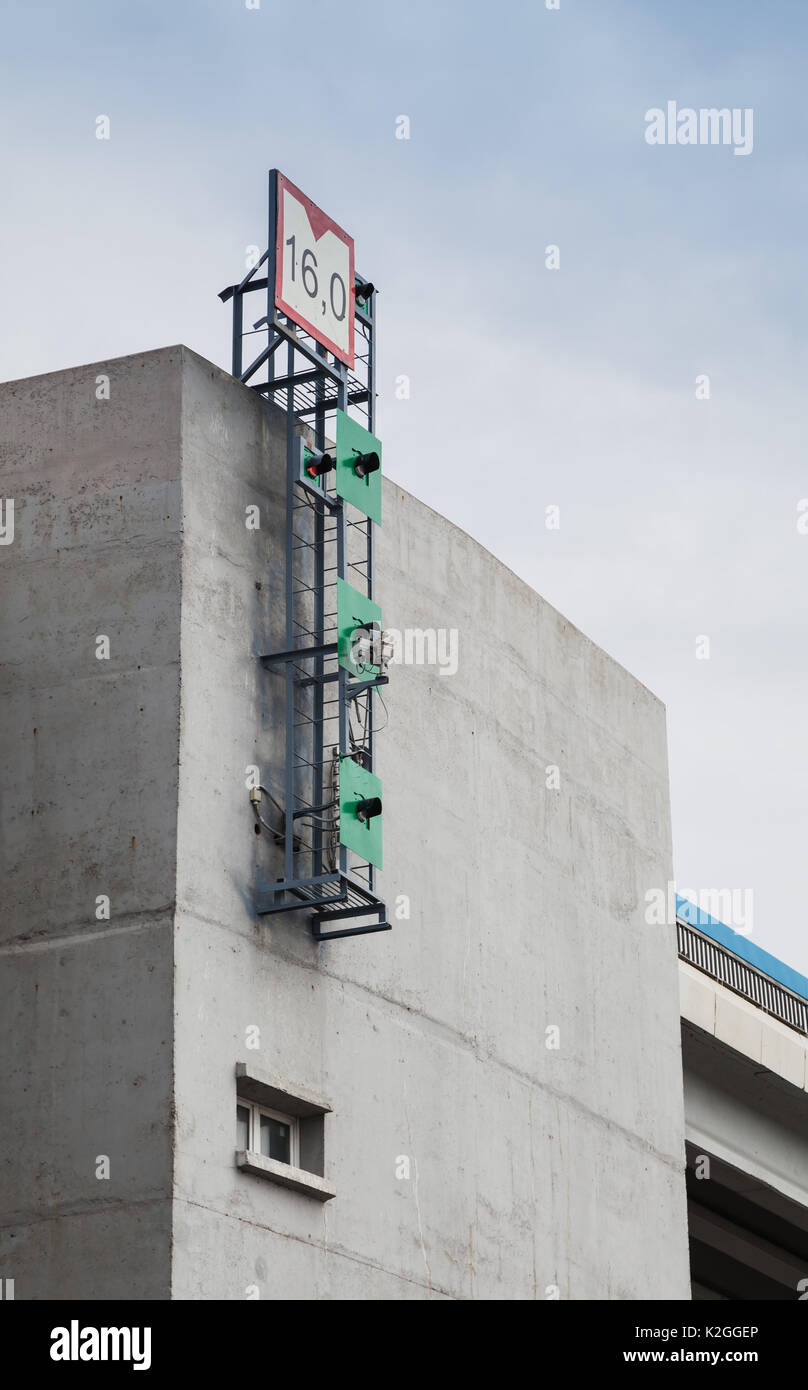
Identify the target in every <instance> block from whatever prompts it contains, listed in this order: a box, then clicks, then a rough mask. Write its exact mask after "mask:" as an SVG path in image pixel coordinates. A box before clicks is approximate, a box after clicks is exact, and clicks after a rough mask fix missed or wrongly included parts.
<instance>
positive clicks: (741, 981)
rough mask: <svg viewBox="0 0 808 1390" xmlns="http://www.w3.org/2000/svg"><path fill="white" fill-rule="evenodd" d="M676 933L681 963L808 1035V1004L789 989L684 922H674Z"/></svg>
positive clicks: (807, 1001)
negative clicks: (693, 967)
mask: <svg viewBox="0 0 808 1390" xmlns="http://www.w3.org/2000/svg"><path fill="white" fill-rule="evenodd" d="M676 931H677V935H678V939H679V957H680V959H681V960H686V961H687V962H688V964H689V965H694V966H695V967H696V969H697V970H702V971H704V974H705V975H710V976H711V977H712V979H714V980H717V981H718V982H719V984H722V985H726V987H727V989H731V990H733V991H734V992H735V994H740V995H741V996H742V998H744V999H748V1000H750V1002H751V1003H752V1004H757V1006H758V1008H759V1009H763V1010H764V1012H765V1013H767V1014H771V1015H772V1017H773V1018H779V1019H780V1021H781V1023H787V1024H788V1025H789V1027H790V1028H796V1029H797V1031H798V1032H800V1033H805V1034H808V1000H806V999H801V998H800V996H799V995H798V994H792V992H791V990H790V989H786V988H785V986H784V985H779V984H777V982H776V981H775V980H771V979H770V978H769V976H768V975H764V974H762V973H761V971H760V970H756V969H755V967H754V966H753V965H747V963H746V961H743V960H740V959H739V957H738V956H736V955H733V953H732V951H727V950H725V949H724V947H723V946H719V945H718V944H717V943H716V942H715V941H711V940H710V938H709V937H708V936H703V935H702V933H701V932H700V931H695V930H694V929H693V927H690V926H688V925H687V923H686V922H682V921H677V923H676Z"/></svg>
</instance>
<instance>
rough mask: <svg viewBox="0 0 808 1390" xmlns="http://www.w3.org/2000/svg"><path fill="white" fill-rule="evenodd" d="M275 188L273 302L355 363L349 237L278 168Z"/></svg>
mask: <svg viewBox="0 0 808 1390" xmlns="http://www.w3.org/2000/svg"><path fill="white" fill-rule="evenodd" d="M277 190H278V194H277V196H278V206H277V214H276V229H277V231H276V238H275V307H276V308H277V309H279V310H280V311H281V313H282V314H287V315H288V316H289V318H290V319H292V321H293V322H294V323H296V324H297V325H298V327H300V328H303V329H305V331H306V332H307V333H310V334H311V336H312V337H313V338H315V339H316V340H317V342H318V343H322V344H323V346H324V347H326V348H328V350H329V352H333V354H334V356H335V357H338V358H339V360H340V361H341V362H345V363H347V365H348V366H349V367H353V365H354V243H353V237H350V236H348V233H347V232H344V231H343V230H342V228H341V227H338V226H337V224H336V222H334V221H332V219H331V218H330V217H328V216H327V214H326V213H324V212H323V211H322V209H321V208H318V207H317V205H316V203H313V202H312V201H311V198H307V197H306V196H305V194H303V193H301V192H300V189H299V188H295V185H294V184H293V183H290V182H289V180H288V179H287V178H286V177H285V176H284V175H283V174H280V173H279V174H278V175H277Z"/></svg>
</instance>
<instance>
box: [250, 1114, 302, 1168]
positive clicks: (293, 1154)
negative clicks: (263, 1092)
mask: <svg viewBox="0 0 808 1390" xmlns="http://www.w3.org/2000/svg"><path fill="white" fill-rule="evenodd" d="M236 1145H237V1147H238V1149H239V1150H240V1151H247V1152H251V1153H258V1154H263V1156H264V1158H274V1159H275V1161H276V1162H277V1163H288V1164H289V1165H290V1166H291V1167H292V1168H296V1167H297V1166H298V1147H299V1145H298V1123H297V1120H296V1118H295V1117H294V1116H292V1115H282V1114H281V1113H280V1112H279V1111H277V1110H267V1109H266V1108H265V1107H264V1106H262V1105H237V1106H236Z"/></svg>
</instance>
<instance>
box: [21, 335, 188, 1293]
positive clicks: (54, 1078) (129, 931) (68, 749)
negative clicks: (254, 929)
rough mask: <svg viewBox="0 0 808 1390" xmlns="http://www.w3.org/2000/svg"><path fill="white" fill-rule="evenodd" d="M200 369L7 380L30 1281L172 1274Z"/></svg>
mask: <svg viewBox="0 0 808 1390" xmlns="http://www.w3.org/2000/svg"><path fill="white" fill-rule="evenodd" d="M101 374H105V375H108V376H109V379H110V398H109V400H98V399H97V398H96V379H97V377H98V376H100V375H101ZM180 386H181V376H180V351H179V350H178V349H168V350H165V351H163V352H160V353H150V354H147V355H146V356H145V357H130V358H124V359H121V360H119V361H115V362H111V363H106V364H104V363H100V364H97V365H95V366H91V367H82V368H76V369H74V370H71V371H67V372H58V373H54V374H52V375H49V376H46V377H38V378H34V379H33V380H31V381H20V382H10V383H8V384H5V385H3V386H0V497H6V498H7V497H12V498H14V501H15V536H14V541H13V543H12V544H11V545H7V546H2V547H0V711H2V713H1V714H0V767H2V779H0V871H1V881H2V913H0V1000H1V1003H0V1053H1V1054H2V1057H3V1067H2V1072H1V1073H0V1076H1V1079H0V1114H1V1115H2V1121H1V1122H0V1193H1V1194H2V1197H1V1199H0V1201H1V1205H0V1273H2V1274H4V1275H5V1276H7V1277H10V1278H14V1279H15V1292H16V1297H17V1298H18V1299H30V1298H36V1299H39V1298H57V1299H58V1298H71V1297H81V1298H103V1297H109V1298H126V1297H132V1298H164V1297H167V1296H168V1290H169V1287H170V1268H169V1262H170V1209H171V1179H172V1122H171V1105H172V1007H171V1006H172V997H173V987H172V959H173V952H172V936H173V919H174V884H175V862H176V809H177V780H178V778H177V750H178V738H179V643H180V590H179V577H180V533H179V523H180V431H179V410H180ZM100 635H104V636H107V637H109V640H110V657H109V660H98V659H97V658H96V638H97V637H98V636H100ZM101 895H103V896H106V897H108V898H109V901H110V909H109V920H104V919H98V918H97V916H96V912H97V898H98V897H99V896H101ZM102 1155H106V1156H107V1157H108V1159H109V1178H108V1179H105V1178H99V1177H97V1176H96V1171H97V1170H99V1168H100V1165H99V1158H100V1156H102ZM100 1171H103V1169H100Z"/></svg>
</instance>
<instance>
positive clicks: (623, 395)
mask: <svg viewBox="0 0 808 1390" xmlns="http://www.w3.org/2000/svg"><path fill="white" fill-rule="evenodd" d="M253 3H254V0H253ZM1 13H2V31H3V32H2V40H3V41H2V52H3V60H2V68H3V71H2V84H1V86H0V163H1V164H2V173H3V181H2V187H3V193H4V200H3V210H2V217H0V306H2V315H3V332H2V333H1V334H0V379H3V380H7V379H12V378H15V377H24V376H29V375H34V374H37V373H40V372H46V371H51V370H56V369H59V368H62V367H66V366H70V365H74V364H77V363H81V362H91V361H96V360H99V359H103V358H106V357H114V356H121V355H123V354H126V353H130V352H136V351H139V350H141V349H147V348H154V347H158V346H163V345H165V344H169V343H176V342H183V343H186V344H188V346H189V347H191V348H193V349H195V350H196V351H197V352H200V353H202V354H203V355H205V356H207V357H209V358H211V359H212V360H213V361H216V362H218V363H220V364H221V365H222V366H225V367H227V366H229V346H230V345H229V318H228V310H227V309H225V308H224V307H222V306H221V305H220V303H219V301H218V300H217V298H216V295H217V292H218V290H220V289H221V288H222V287H223V286H224V285H226V284H229V283H231V282H232V281H233V280H236V279H239V278H240V277H241V275H242V274H243V273H244V269H245V253H246V248H247V247H248V246H249V245H251V244H253V243H260V244H261V247H262V249H263V246H264V244H265V240H266V230H265V220H266V172H267V170H268V169H269V168H270V167H272V166H277V167H279V168H280V169H282V170H283V171H284V172H285V173H286V174H287V175H288V176H289V177H290V178H291V179H293V181H294V182H295V183H297V184H298V185H299V186H300V187H301V188H302V189H303V190H304V191H305V192H306V193H308V194H309V195H310V196H311V197H312V198H313V199H314V200H315V201H316V202H318V203H319V204H320V206H321V207H324V208H325V209H326V210H327V211H328V212H329V213H330V214H331V215H332V216H333V217H334V218H335V219H336V220H337V221H338V222H340V223H341V224H342V225H343V226H344V227H346V228H347V230H348V231H350V232H351V233H352V234H353V235H354V236H355V238H356V243H357V267H358V269H359V271H360V272H361V273H362V274H364V275H366V276H367V277H369V278H372V279H373V280H374V282H375V283H376V284H377V285H378V286H379V287H380V295H379V316H380V373H379V380H378V386H379V391H380V402H379V417H378V418H379V432H380V434H381V435H382V437H383V439H384V446H385V466H386V471H387V472H388V473H390V474H391V475H392V476H393V477H394V478H395V479H396V480H397V481H399V482H400V483H401V484H402V485H403V486H404V487H406V488H408V489H409V490H410V491H412V492H414V493H415V494H416V495H417V496H418V497H420V498H422V499H423V500H424V501H426V502H428V503H429V504H430V505H431V506H433V507H435V508H437V509H438V510H439V511H441V512H443V513H445V515H447V516H448V517H450V518H451V519H452V520H453V521H455V522H457V523H458V524H459V525H460V526H462V527H463V528H464V529H465V530H467V531H469V532H470V533H471V535H473V536H474V537H475V538H476V539H477V540H479V541H481V542H482V543H483V544H484V545H486V546H487V547H488V548H489V549H491V550H492V551H493V552H494V553H495V554H496V555H497V556H498V557H499V558H500V559H502V560H503V561H505V562H506V563H507V564H508V565H509V566H510V567H511V568H512V569H514V570H515V571H516V572H517V573H518V574H519V575H521V576H522V577H523V578H524V579H525V580H527V582H528V583H530V584H531V585H533V586H534V587H535V588H536V589H537V590H538V591H539V592H540V593H541V594H542V595H544V597H545V598H547V599H548V600H549V601H550V602H551V603H553V604H554V605H555V606H556V607H558V608H559V609H561V611H562V612H563V613H564V614H565V615H566V616H567V617H568V618H569V619H570V620H571V621H572V622H573V623H575V624H576V626H578V627H580V628H582V629H583V631H584V632H586V633H587V634H588V635H589V636H591V637H592V638H593V639H594V640H595V641H596V642H598V643H599V644H600V645H601V646H603V647H605V648H606V650H607V651H609V652H610V653H611V654H612V655H613V656H614V657H616V658H617V660H619V661H621V662H622V663H623V664H624V665H625V666H627V667H628V668H629V670H631V671H632V672H634V673H635V674H636V675H637V676H638V677H639V678H640V679H641V680H642V681H644V682H645V684H646V685H648V686H649V687H650V688H651V689H652V690H653V691H654V692H655V693H656V694H657V695H659V696H660V697H661V698H662V699H663V700H664V701H665V703H666V705H667V708H668V728H669V742H670V770H671V784H672V795H673V826H674V848H675V857H676V875H677V882H678V884H679V886H680V888H683V887H689V888H691V889H693V890H697V891H698V890H705V889H710V888H715V889H717V888H735V889H738V890H742V889H748V888H751V889H753V891H754V930H753V934H752V939H753V940H755V941H756V942H757V943H758V944H759V945H761V946H763V947H765V948H766V949H768V950H770V951H773V952H774V953H775V954H777V955H780V956H781V957H782V958H784V959H785V960H786V961H788V962H789V963H790V964H792V965H794V966H795V967H796V968H797V969H800V970H802V971H803V972H805V973H808V939H807V937H806V930H805V928H806V917H807V915H808V914H807V910H806V883H805V876H806V866H807V865H808V853H806V844H807V842H808V815H807V814H806V802H807V801H808V796H807V795H806V781H807V780H808V779H807V777H806V771H807V769H808V759H807V757H806V754H807V753H808V709H807V708H806V664H807V662H806V619H805V614H806V592H807V590H808V584H807V583H806V579H807V577H808V535H802V534H800V533H799V531H798V529H797V517H798V510H797V505H798V502H799V501H800V499H802V498H805V497H808V459H807V456H806V413H807V412H806V386H805V383H806V377H807V375H808V372H807V370H806V369H807V368H808V353H807V352H806V329H805V325H806V323H808V305H807V304H806V286H807V283H808V282H807V281H806V275H805V271H804V260H805V227H806V203H807V202H808V178H806V162H807V158H808V155H807V151H808V115H807V114H806V96H805V65H806V49H807V47H808V44H807V43H806V40H807V39H808V6H806V4H805V0H791V2H789V0H779V2H778V3H773V0H768V3H765V4H764V3H756V0H711V3H710V4H709V5H705V4H704V3H703V0H677V3H676V4H664V5H663V4H660V3H659V0H560V8H559V9H558V10H557V11H556V10H547V8H546V4H545V0H500V3H498V4H493V3H491V0H485V3H481V0H452V3H439V0H400V3H398V2H396V3H393V0H343V3H337V0H285V3H279V2H278V0H260V7H259V8H258V9H252V10H251V9H247V6H246V3H245V0H71V3H70V4H66V3H64V0H58V3H57V2H55V0H44V2H43V0H36V3H35V2H34V0H27V3H23V0H17V2H16V3H14V0H3V3H2V10H1ZM669 101H675V102H676V103H677V106H678V108H680V109H681V108H694V109H696V110H698V109H700V108H707V107H728V108H738V109H740V110H743V111H746V110H749V109H751V110H752V112H753V113H754V115H753V127H752V129H753V148H752V150H751V153H748V154H746V155H736V154H734V151H733V147H732V146H731V145H718V146H714V145H682V146H679V145H676V146H668V145H665V146H659V145H650V144H648V143H647V142H646V140H645V132H646V121H645V113H646V111H648V110H649V109H650V108H663V109H665V110H667V103H668V102H669ZM100 115H106V116H108V117H109V120H110V137H111V138H110V139H109V140H98V139H96V118H97V117H98V116H100ZM401 115H406V116H408V117H409V120H410V123H411V128H410V139H409V140H400V139H396V118H397V117H399V116H401ZM548 245H557V246H558V247H559V249H560V269H558V270H557V271H555V270H548V269H547V268H546V265H545V248H546V247H547V246H548ZM401 374H405V375H407V376H408V377H409V378H410V381H411V395H410V399H409V400H397V399H396V396H395V381H396V378H397V377H398V376H399V375H401ZM702 375H706V376H708V377H709V389H710V399H709V400H706V399H703V400H699V399H697V394H696V392H697V386H696V379H697V377H700V376H702ZM549 505H557V506H558V507H560V509H561V511H560V520H561V525H560V528H559V529H558V530H553V531H550V530H547V529H546V527H545V508H546V507H547V506H549ZM447 625H449V622H448V618H447ZM703 636H707V637H708V638H709V639H710V656H709V659H707V660H704V659H698V658H697V655H696V652H697V638H699V637H703Z"/></svg>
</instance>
